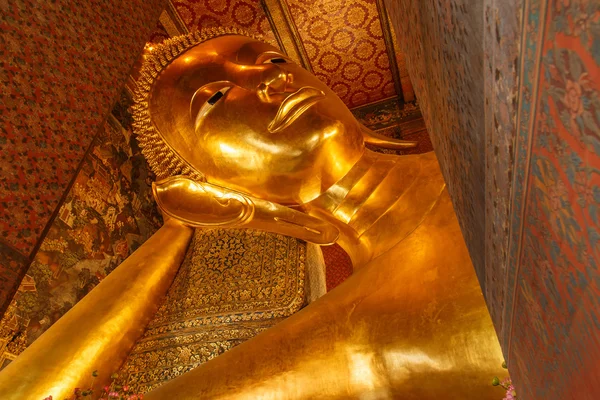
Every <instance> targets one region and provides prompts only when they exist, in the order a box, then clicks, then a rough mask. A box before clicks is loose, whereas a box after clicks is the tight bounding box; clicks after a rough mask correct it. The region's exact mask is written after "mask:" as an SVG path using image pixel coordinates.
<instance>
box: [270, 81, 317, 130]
mask: <svg viewBox="0 0 600 400" xmlns="http://www.w3.org/2000/svg"><path fill="white" fill-rule="evenodd" d="M324 98H325V93H323V91H321V90H319V89H315V88H313V87H309V86H305V87H303V88H300V89H299V90H298V91H296V92H294V93H292V94H291V95H289V96H288V97H286V98H285V100H283V102H282V103H281V105H280V106H279V110H277V115H275V118H274V119H273V121H271V123H270V124H269V126H268V129H269V132H271V133H276V132H279V131H280V130H282V129H284V128H286V127H288V126H289V125H290V124H291V123H292V122H294V121H295V120H296V119H297V118H298V117H299V116H300V115H302V113H303V112H304V111H306V110H308V109H309V108H310V107H311V106H312V105H313V104H315V103H317V102H318V101H319V100H321V99H324Z"/></svg>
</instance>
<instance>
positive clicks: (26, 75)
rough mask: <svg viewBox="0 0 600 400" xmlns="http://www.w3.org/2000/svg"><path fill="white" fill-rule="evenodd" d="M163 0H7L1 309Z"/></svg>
mask: <svg viewBox="0 0 600 400" xmlns="http://www.w3.org/2000/svg"><path fill="white" fill-rule="evenodd" d="M164 5H165V1H164V0H144V1H139V0H134V1H124V0H116V1H110V2H105V1H98V0H82V1H77V2H72V1H65V0H63V1H54V2H49V1H36V0H9V1H6V2H4V3H3V5H2V19H1V20H0V30H1V32H2V33H1V35H0V66H1V67H0V68H1V74H2V79H0V157H1V158H0V161H1V162H0V250H1V251H2V254H1V257H0V275H1V276H2V279H1V280H0V312H2V311H4V308H5V307H6V302H7V300H9V299H10V297H12V293H14V290H16V287H17V286H18V283H19V281H20V278H21V277H22V275H23V273H24V268H26V266H27V264H28V260H29V257H30V256H31V255H32V254H33V253H34V250H35V247H36V244H38V243H39V241H40V239H41V238H42V236H43V232H44V229H45V227H47V226H48V224H49V222H50V220H51V216H52V214H53V212H54V211H55V210H56V209H57V206H58V205H59V201H60V199H61V197H62V196H63V195H64V193H65V191H66V189H67V187H68V185H69V182H70V181H71V180H72V179H73V176H74V174H75V171H76V170H77V167H78V165H79V163H80V161H81V159H82V157H83V155H84V153H85V151H86V149H87V148H88V146H89V145H90V143H91V141H92V138H93V137H94V136H95V134H96V133H97V132H98V130H99V129H100V127H101V126H102V124H103V122H104V119H105V118H106V116H107V115H108V113H109V112H110V110H111V108H112V105H113V103H114V101H115V100H116V98H117V96H118V94H119V91H120V90H121V87H122V86H123V83H124V82H125V80H126V78H127V75H128V73H129V70H130V68H131V66H132V65H133V63H134V61H135V59H136V58H137V55H138V54H139V53H140V52H141V50H142V48H143V46H144V42H145V41H146V39H147V38H148V36H149V34H150V32H151V31H152V28H153V27H154V26H155V24H156V21H157V20H158V16H159V14H160V11H161V10H162V9H163V8H164Z"/></svg>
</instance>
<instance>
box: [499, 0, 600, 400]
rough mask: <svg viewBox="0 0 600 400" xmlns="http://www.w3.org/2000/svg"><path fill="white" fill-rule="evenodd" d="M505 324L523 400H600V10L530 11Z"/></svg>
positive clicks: (559, 4)
mask: <svg viewBox="0 0 600 400" xmlns="http://www.w3.org/2000/svg"><path fill="white" fill-rule="evenodd" d="M524 5H525V7H526V8H525V13H524V15H525V19H524V21H523V22H524V24H525V25H524V41H523V43H524V47H523V49H522V58H521V60H520V68H521V86H520V92H519V99H518V101H519V102H518V104H519V106H518V107H519V115H518V123H517V141H516V144H515V147H516V154H515V160H516V161H515V167H514V170H515V177H514V183H513V187H514V190H513V202H512V208H511V221H510V224H511V237H510V247H509V263H508V265H509V269H508V276H509V284H508V289H507V294H506V299H507V302H506V315H505V317H504V319H505V321H506V324H509V321H510V325H509V326H508V328H510V329H506V331H505V334H504V335H503V337H502V338H501V340H502V344H503V345H504V347H505V348H506V349H508V353H509V358H508V363H509V367H510V368H511V371H512V375H513V376H514V377H515V378H516V379H517V389H518V391H519V393H520V394H519V396H522V397H523V398H526V399H543V400H558V399H568V400H592V399H597V398H599V396H600V368H599V367H598V365H599V364H598V360H599V359H600V270H599V268H600V229H599V227H600V220H599V218H600V214H599V212H600V51H599V50H598V49H600V3H599V2H597V1H585V0H572V1H549V0H527V1H525V2H524Z"/></svg>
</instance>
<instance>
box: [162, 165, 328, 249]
mask: <svg viewBox="0 0 600 400" xmlns="http://www.w3.org/2000/svg"><path fill="white" fill-rule="evenodd" d="M152 191H153V193H154V198H155V199H156V202H157V203H158V206H159V208H160V209H161V210H162V211H163V212H164V213H165V214H166V215H168V216H169V217H172V218H175V219H177V220H179V221H181V222H183V223H184V224H186V225H189V226H193V227H204V228H210V227H214V228H251V229H260V230H264V231H269V232H275V233H280V234H282V235H287V236H293V237H296V238H298V239H302V240H306V241H308V242H312V243H316V244H321V245H326V244H332V243H334V242H335V241H336V239H337V237H338V235H339V230H338V229H337V228H336V227H335V226H334V225H332V224H330V223H329V222H326V221H323V220H321V219H318V218H315V217H312V216H310V215H307V214H304V213H302V212H300V211H296V210H293V209H291V208H289V207H285V206H282V205H280V204H276V203H272V202H270V201H266V200H262V199H258V198H255V197H252V196H249V195H247V194H245V193H241V192H236V191H233V190H230V189H226V188H224V187H221V186H217V185H213V184H210V183H207V182H197V181H195V180H193V179H190V178H188V177H186V176H182V175H178V176H173V177H170V178H167V179H164V180H162V181H159V182H156V183H154V184H152Z"/></svg>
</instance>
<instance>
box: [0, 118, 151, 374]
mask: <svg viewBox="0 0 600 400" xmlns="http://www.w3.org/2000/svg"><path fill="white" fill-rule="evenodd" d="M121 108H123V107H117V108H116V109H115V111H114V113H115V114H117V116H119V117H121V118H120V119H121V123H123V124H125V125H127V123H128V122H130V119H129V118H130V117H129V116H128V115H127V114H121V113H120V112H119V110H121ZM121 123H120V122H119V121H118V120H117V119H116V118H114V117H111V118H109V122H108V123H107V124H106V125H105V126H104V129H103V130H102V131H101V132H100V133H99V134H98V135H97V136H96V138H94V140H93V143H92V147H91V149H90V151H89V152H88V153H87V154H86V156H85V158H84V160H83V163H82V166H81V169H80V171H79V173H78V174H77V176H76V178H75V182H74V185H73V187H72V188H71V190H70V191H69V193H68V194H67V196H66V198H65V201H64V202H63V204H62V206H61V208H60V209H59V211H58V215H57V217H56V219H55V220H54V222H53V224H52V226H51V227H50V229H49V231H48V233H47V235H46V237H45V239H44V240H43V242H42V244H41V246H40V249H39V251H38V252H37V253H36V255H35V258H34V259H33V262H32V263H31V266H30V267H29V269H28V270H27V274H26V275H25V278H24V279H23V281H22V282H21V285H20V286H19V290H18V291H17V293H16V294H15V296H14V298H13V300H12V302H11V304H10V306H9V308H8V310H7V312H6V313H5V314H4V317H3V319H2V321H1V322H0V366H2V365H4V364H5V363H6V362H8V361H10V360H11V359H13V358H14V357H15V356H16V355H18V354H19V353H20V352H21V351H23V350H24V349H25V348H26V347H27V346H28V345H29V344H31V343H32V342H33V341H34V340H35V339H36V338H37V337H39V336H40V335H41V334H42V333H43V332H44V331H45V330H46V329H48V328H49V327H50V326H51V325H52V324H53V323H54V322H56V321H57V320H58V319H59V318H60V317H61V316H62V315H63V314H65V313H66V312H67V311H68V310H69V309H70V308H71V307H73V306H74V305H75V304H76V303H77V302H78V301H79V300H81V299H82V298H83V296H85V295H86V294H87V293H88V292H89V291H90V290H92V289H93V288H94V287H95V286H96V285H97V284H98V283H99V282H100V281H101V280H102V279H103V278H104V277H105V276H106V275H108V273H110V272H111V271H112V270H113V269H114V268H116V267H117V265H119V264H120V263H121V261H123V260H124V259H125V258H126V257H127V256H128V255H129V254H131V253H132V252H133V251H135V249H137V248H138V247H139V246H140V245H141V244H142V243H144V242H145V241H146V239H147V238H148V237H150V236H151V235H152V234H153V233H154V232H155V231H156V230H157V229H158V228H159V227H160V226H161V225H162V218H161V216H160V214H159V213H158V211H157V209H156V205H155V202H154V198H153V197H152V189H151V182H152V181H153V180H154V176H153V175H152V173H151V171H150V169H149V168H148V165H147V163H146V160H145V159H144V157H143V156H142V154H141V152H140V149H139V147H138V145H137V142H136V140H135V138H133V137H132V136H131V130H130V128H129V129H125V128H123V127H122V126H121Z"/></svg>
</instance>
